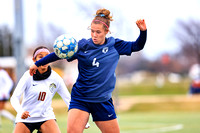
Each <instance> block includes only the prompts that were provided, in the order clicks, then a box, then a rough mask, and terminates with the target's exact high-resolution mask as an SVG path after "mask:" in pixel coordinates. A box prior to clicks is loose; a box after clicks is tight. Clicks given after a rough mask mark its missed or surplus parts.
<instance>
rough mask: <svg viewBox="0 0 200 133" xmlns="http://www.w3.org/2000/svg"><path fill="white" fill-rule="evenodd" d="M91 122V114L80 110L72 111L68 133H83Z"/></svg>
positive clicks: (68, 123) (69, 116)
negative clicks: (89, 121)
mask: <svg viewBox="0 0 200 133" xmlns="http://www.w3.org/2000/svg"><path fill="white" fill-rule="evenodd" d="M88 120H89V113H88V112H86V111H83V110H80V109H70V110H69V112H68V120H67V133H82V132H83V130H84V128H85V125H86V124H87V122H88Z"/></svg>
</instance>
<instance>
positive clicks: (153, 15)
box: [0, 0, 200, 59]
mask: <svg viewBox="0 0 200 133" xmlns="http://www.w3.org/2000/svg"><path fill="white" fill-rule="evenodd" d="M39 1H40V4H41V10H40V11H39V10H38V9H39V8H38V2H39ZM75 1H76V2H77V1H80V2H84V3H81V5H82V6H85V8H92V7H93V5H94V4H97V5H99V7H102V8H107V9H109V10H110V11H111V13H112V14H113V19H114V21H113V22H112V23H111V28H110V30H111V32H112V34H111V35H112V36H114V37H117V38H120V39H124V40H135V39H136V38H137V37H138V35H139V31H138V29H137V27H136V25H135V21H136V20H137V19H140V18H144V19H145V20H146V23H147V29H148V37H147V43H146V46H145V48H144V50H143V52H144V55H145V56H146V57H148V58H149V59H150V58H157V57H159V56H160V55H161V54H162V53H165V52H176V50H178V48H179V45H178V44H177V41H176V40H175V38H173V29H175V28H177V25H176V21H177V20H178V19H181V20H184V21H187V20H188V19H190V18H192V19H197V20H200V15H199V13H200V0H137V1H136V0H120V1H119V0H101V1H97V0H84V1H82V0H23V2H24V3H23V6H24V29H25V31H24V34H25V44H26V45H27V47H29V46H30V45H32V44H37V42H36V34H37V30H36V29H37V28H36V27H37V22H38V19H40V20H41V24H42V27H44V29H45V26H46V25H47V24H48V23H52V24H55V25H57V26H58V27H59V28H63V29H64V30H66V31H67V32H70V33H72V34H73V35H74V36H75V38H77V40H79V39H80V38H83V37H84V38H89V37H90V32H89V31H88V30H87V27H88V26H89V25H90V23H91V20H92V19H93V17H94V16H93V15H94V14H95V11H96V10H97V9H95V10H94V12H91V14H90V15H88V16H86V15H85V14H84V11H81V10H80V8H78V7H79V6H77V4H76V2H75ZM13 4H14V0H0V25H9V27H11V29H12V28H13V27H14V5H13ZM92 9H93V8H92ZM39 14H40V15H39ZM122 20H123V22H122ZM119 23H122V24H125V25H126V26H128V27H130V28H129V29H130V32H129V31H128V32H129V33H130V34H133V37H130V36H127V34H128V33H127V31H123V30H122V29H123V27H120V26H119ZM116 25H117V26H118V27H116ZM124 32H126V33H124Z"/></svg>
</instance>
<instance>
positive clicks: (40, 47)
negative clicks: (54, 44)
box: [33, 46, 49, 57]
mask: <svg viewBox="0 0 200 133" xmlns="http://www.w3.org/2000/svg"><path fill="white" fill-rule="evenodd" d="M43 48H44V49H47V50H49V49H48V48H47V47H45V46H39V47H37V48H36V49H35V50H34V52H33V57H34V55H35V53H36V51H38V50H39V49H43Z"/></svg>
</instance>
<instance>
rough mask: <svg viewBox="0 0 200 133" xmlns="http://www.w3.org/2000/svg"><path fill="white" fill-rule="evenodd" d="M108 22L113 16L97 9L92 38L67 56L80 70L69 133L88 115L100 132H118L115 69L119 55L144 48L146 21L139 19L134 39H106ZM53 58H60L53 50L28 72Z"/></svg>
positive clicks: (79, 130) (78, 128)
mask: <svg viewBox="0 0 200 133" xmlns="http://www.w3.org/2000/svg"><path fill="white" fill-rule="evenodd" d="M110 21H112V16H110V11H109V10H107V9H99V10H97V11H96V16H95V17H94V19H93V21H92V22H91V38H90V39H82V40H80V41H79V42H78V51H77V53H76V54H75V55H74V56H72V57H71V58H70V59H68V61H73V60H75V59H77V60H78V70H79V75H78V78H77V81H76V83H75V84H74V85H73V88H72V92H71V102H70V105H69V112H68V122H67V132H68V133H82V132H83V130H84V127H85V125H86V123H87V121H88V119H89V115H90V114H91V115H92V118H93V121H94V122H95V123H96V125H97V127H98V128H99V129H100V130H101V132H103V133H119V132H120V129H119V125H118V121H117V119H116V118H117V116H116V113H115V110H114V105H113V101H112V92H113V90H114V88H115V82H116V77H115V69H116V67H117V64H118V60H119V57H120V55H131V53H132V52H136V51H139V50H142V49H143V47H144V45H145V42H146V37H147V29H146V24H145V21H144V20H143V19H139V20H137V21H136V25H137V26H138V28H139V29H140V35H139V37H138V38H137V40H136V41H132V42H131V41H129V42H128V41H124V40H121V39H116V38H113V37H109V38H107V37H106V35H107V33H108V32H109V27H110ZM56 60H59V58H58V57H57V56H56V54H55V53H51V54H49V55H48V56H46V57H44V58H42V59H41V60H39V61H37V62H36V63H35V64H33V65H32V66H30V69H29V72H30V74H31V75H33V74H34V73H35V71H36V70H37V68H38V67H39V66H41V65H45V64H47V63H49V62H53V61H56Z"/></svg>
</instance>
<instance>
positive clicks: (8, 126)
mask: <svg viewBox="0 0 200 133" xmlns="http://www.w3.org/2000/svg"><path fill="white" fill-rule="evenodd" d="M56 117H57V122H58V125H59V127H60V129H61V132H62V133H66V125H67V113H58V114H56ZM118 121H119V125H120V129H121V133H161V132H162V133H163V132H164V133H199V131H200V126H199V123H200V113H199V112H196V111H194V112H191V111H188V112H185V111H184V112H182V111H175V112H173V111H170V112H167V111H166V112H161V111H159V112H157V111H154V112H134V111H132V112H123V113H119V114H118ZM90 125H91V127H90V128H89V129H87V130H85V131H84V133H100V131H99V129H98V128H97V127H96V125H95V124H94V123H93V122H92V121H91V119H90ZM12 130H13V124H12V123H11V122H10V121H8V120H7V119H5V118H3V119H2V128H1V129H0V133H11V132H12Z"/></svg>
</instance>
